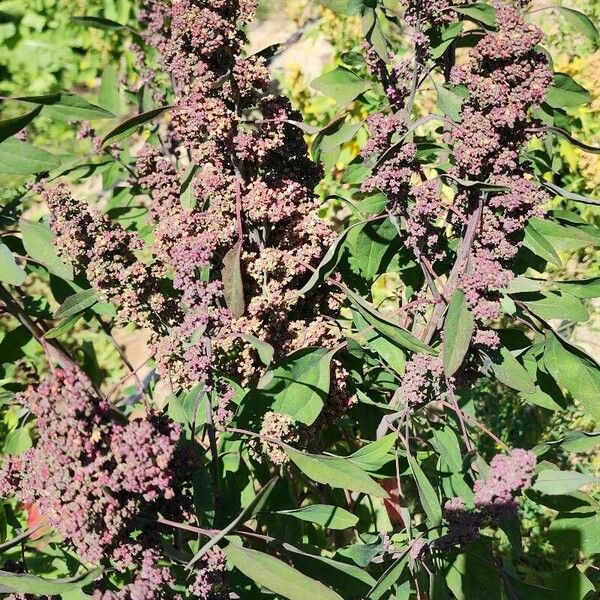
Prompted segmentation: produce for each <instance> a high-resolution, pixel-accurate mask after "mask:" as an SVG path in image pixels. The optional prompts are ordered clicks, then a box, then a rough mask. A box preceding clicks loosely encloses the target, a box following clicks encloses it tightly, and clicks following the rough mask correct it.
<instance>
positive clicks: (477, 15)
mask: <svg viewBox="0 0 600 600" xmlns="http://www.w3.org/2000/svg"><path fill="white" fill-rule="evenodd" d="M454 10H456V12H457V13H460V14H461V15H465V17H467V18H469V19H472V20H473V21H477V22H479V23H482V24H483V25H487V26H488V27H496V11H495V10H494V8H493V7H492V6H490V5H489V4H484V3H483V2H476V3H475V4H471V5H469V6H457V7H454Z"/></svg>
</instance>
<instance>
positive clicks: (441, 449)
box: [432, 425, 463, 473]
mask: <svg viewBox="0 0 600 600" xmlns="http://www.w3.org/2000/svg"><path fill="white" fill-rule="evenodd" d="M432 434H433V445H434V447H435V449H436V451H437V453H438V454H439V455H440V457H441V458H443V459H444V461H445V462H446V463H447V464H448V466H449V467H450V468H451V469H452V471H453V472H454V473H460V472H461V471H462V468H463V456H462V452H461V450H460V442H459V441H458V437H457V436H456V433H454V431H453V430H452V429H450V427H448V426H447V425H446V426H444V427H443V428H441V429H437V428H436V429H433V430H432Z"/></svg>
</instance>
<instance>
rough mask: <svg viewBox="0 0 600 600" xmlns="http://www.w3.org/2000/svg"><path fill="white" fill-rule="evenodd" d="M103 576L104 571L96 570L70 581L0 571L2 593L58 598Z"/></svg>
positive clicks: (0, 589)
mask: <svg viewBox="0 0 600 600" xmlns="http://www.w3.org/2000/svg"><path fill="white" fill-rule="evenodd" d="M101 574H102V569H95V570H93V571H87V572H85V573H82V574H81V575H77V576H75V577H70V578H68V579H45V578H43V577H37V576H36V575H17V574H15V573H7V572H6V571H0V592H4V593H20V594H33V595H35V596H38V595H39V596H46V595H50V596H58V595H59V594H65V593H68V592H71V591H73V590H78V589H81V588H82V587H85V586H86V585H89V584H90V583H92V582H93V581H96V579H98V577H100V575H101Z"/></svg>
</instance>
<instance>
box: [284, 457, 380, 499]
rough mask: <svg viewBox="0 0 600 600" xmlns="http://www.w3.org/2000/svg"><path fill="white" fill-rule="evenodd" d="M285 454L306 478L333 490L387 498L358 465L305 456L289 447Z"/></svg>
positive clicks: (335, 459) (339, 459) (336, 458)
mask: <svg viewBox="0 0 600 600" xmlns="http://www.w3.org/2000/svg"><path fill="white" fill-rule="evenodd" d="M285 453H286V454H287V455H288V457H289V458H290V460H291V461H292V462H293V463H294V464H295V465H296V466H297V467H298V468H299V469H300V470H301V471H302V472H303V473H304V474H305V475H307V476H308V477H310V478H311V479H313V480H314V481H316V482H318V483H323V484H326V485H329V486H331V487H333V488H342V489H346V490H350V491H353V492H363V493H365V494H369V495H371V496H375V497H377V498H387V496H388V494H387V492H386V491H385V490H384V489H383V488H382V487H381V486H380V485H379V484H378V483H375V481H373V479H371V477H370V476H369V475H368V474H367V473H366V472H365V471H363V470H362V469H361V468H360V467H359V466H358V465H355V464H354V463H353V462H352V461H350V460H346V459H344V458H340V457H339V456H322V455H318V454H307V453H305V452H300V451H299V450H296V449H294V448H291V447H289V446H286V447H285Z"/></svg>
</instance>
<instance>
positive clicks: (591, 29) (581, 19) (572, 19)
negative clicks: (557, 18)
mask: <svg viewBox="0 0 600 600" xmlns="http://www.w3.org/2000/svg"><path fill="white" fill-rule="evenodd" d="M553 8H554V10H557V11H558V12H559V13H560V14H562V15H563V16H564V17H565V20H566V21H567V22H568V23H569V24H570V25H571V27H572V28H573V29H574V30H575V31H577V32H579V33H582V34H583V35H585V36H586V37H587V38H588V39H590V40H592V42H597V41H598V40H599V38H600V35H599V34H598V29H597V28H596V26H595V25H594V22H593V21H592V20H591V19H590V18H589V17H588V16H587V15H584V14H583V13H582V12H580V11H578V10H575V9H574V8H568V7H566V6H554V7H553Z"/></svg>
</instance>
